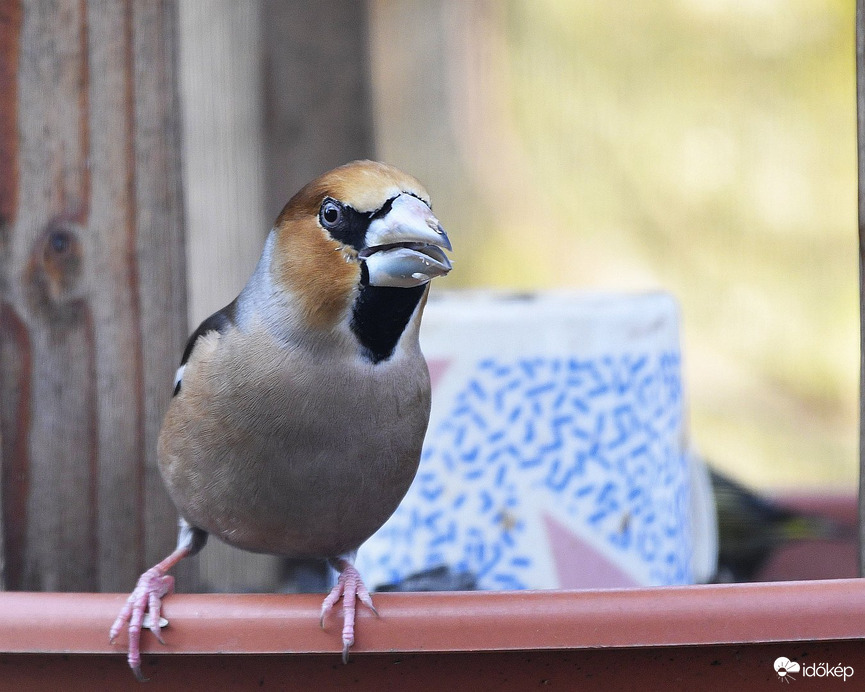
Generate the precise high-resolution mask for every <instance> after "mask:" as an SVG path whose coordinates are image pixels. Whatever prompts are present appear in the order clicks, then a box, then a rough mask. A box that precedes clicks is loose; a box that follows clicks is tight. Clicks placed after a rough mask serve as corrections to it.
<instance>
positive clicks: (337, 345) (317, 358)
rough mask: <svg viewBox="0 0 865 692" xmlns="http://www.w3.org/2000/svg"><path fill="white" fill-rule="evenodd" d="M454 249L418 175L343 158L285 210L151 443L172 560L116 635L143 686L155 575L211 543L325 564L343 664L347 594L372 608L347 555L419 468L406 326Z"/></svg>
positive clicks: (156, 596)
mask: <svg viewBox="0 0 865 692" xmlns="http://www.w3.org/2000/svg"><path fill="white" fill-rule="evenodd" d="M450 249H451V244H450V241H449V240H448V237H447V235H446V234H445V232H444V230H443V229H442V227H441V225H440V224H439V222H438V220H437V219H436V217H435V215H434V214H433V212H432V210H431V209H430V201H429V196H428V195H427V193H426V191H425V190H424V188H423V187H422V186H421V185H420V183H419V182H418V181H417V180H415V179H414V178H412V177H411V176H408V175H406V174H404V173H402V172H400V171H398V170H397V169H395V168H392V167H391V166H388V165H385V164H382V163H376V162H372V161H355V162H352V163H349V164H346V165H344V166H341V167H339V168H336V169H334V170H332V171H330V172H328V173H325V174H324V175H322V176H321V177H320V178H318V179H316V180H313V181H312V182H311V183H309V184H308V185H306V186H305V187H304V188H303V189H302V190H300V192H298V193H297V194H296V195H295V196H294V197H292V198H291V200H289V202H288V204H287V205H286V206H285V208H284V209H283V210H282V212H281V213H280V215H279V217H278V218H277V220H276V224H275V225H274V228H273V229H272V230H271V231H270V234H269V235H268V237H267V240H266V242H265V245H264V251H263V252H262V255H261V259H260V260H259V262H258V266H257V267H256V268H255V271H254V272H253V274H252V277H251V278H250V279H249V282H248V283H247V284H246V286H245V287H244V289H243V290H242V291H241V292H240V295H238V296H237V298H235V299H234V301H232V302H231V303H230V304H229V305H227V306H226V307H224V308H223V309H222V310H220V311H219V312H217V313H215V314H214V315H211V316H210V317H208V318H207V319H206V320H205V321H204V322H203V323H202V324H201V326H200V327H198V329H196V330H195V332H193V334H192V336H191V337H190V338H189V342H188V343H187V345H186V350H185V351H184V352H183V357H182V359H181V361H180V368H179V369H178V371H177V376H176V379H175V382H174V394H173V397H172V399H171V404H170V406H169V408H168V412H167V414H166V416H165V422H164V423H163V426H162V430H161V432H160V435H159V448H158V456H159V469H160V471H161V473H162V477H163V479H164V481H165V484H166V486H167V487H168V492H169V493H170V495H171V499H172V500H173V501H174V504H175V505H176V506H177V509H178V510H179V513H180V532H179V536H178V542H177V548H176V549H175V550H174V552H173V553H171V555H169V556H168V557H167V558H165V559H164V560H163V561H162V562H160V563H159V564H157V565H156V566H154V567H152V568H151V569H149V570H147V571H146V572H145V573H144V574H142V575H141V578H140V579H139V580H138V584H137V585H136V587H135V590H134V591H133V592H132V594H131V595H130V596H129V599H128V600H127V602H126V604H125V605H124V607H123V609H122V610H121V612H120V614H119V615H118V617H117V620H116V621H115V622H114V624H113V626H112V627H111V632H110V638H111V641H114V639H115V638H116V637H117V635H118V633H119V632H120V630H121V629H123V628H124V627H127V628H128V631H129V665H130V666H131V668H132V670H133V671H134V673H135V675H136V676H137V677H138V678H139V679H141V678H142V674H141V657H140V654H139V639H140V636H141V628H142V623H143V622H144V615H145V611H148V610H149V619H150V622H149V628H150V629H151V631H152V632H153V634H154V635H155V636H156V637H157V639H159V640H160V641H162V638H161V635H160V617H159V615H160V606H161V599H162V597H163V596H165V595H166V594H168V593H170V592H171V591H172V589H173V584H174V578H173V577H171V576H168V574H167V572H168V570H169V569H170V568H171V567H173V566H174V565H175V564H176V563H177V562H179V561H180V560H181V559H183V558H184V557H187V556H189V555H194V554H195V553H197V552H198V551H199V550H201V548H202V547H203V546H204V544H205V542H206V540H207V536H208V534H213V535H215V536H217V537H218V538H220V539H222V540H223V541H225V542H226V543H228V544H230V545H233V546H236V547H238V548H242V549H244V550H251V551H254V552H260V553H272V554H275V555H284V556H288V557H293V558H324V559H326V560H327V561H328V562H329V563H330V565H332V566H333V567H334V568H335V569H336V571H337V572H338V573H339V578H338V581H337V584H336V586H335V587H334V588H333V590H332V591H331V592H330V593H329V594H328V596H327V597H326V598H325V599H324V603H323V604H322V609H321V622H322V625H323V623H324V620H325V617H326V616H327V615H328V613H329V612H330V611H331V609H332V608H333V606H334V605H335V604H336V602H337V601H338V600H339V599H340V598H342V600H343V613H344V615H343V618H344V624H343V629H342V644H343V647H342V651H343V660H346V659H347V656H348V650H349V647H350V646H351V645H352V643H353V642H354V611H355V598H357V599H359V600H360V601H361V603H363V604H365V605H366V606H367V607H369V608H373V605H372V600H371V598H370V595H369V591H368V590H367V588H366V587H365V586H364V584H363V581H362V580H361V578H360V575H359V574H358V572H357V570H356V569H355V567H354V565H353V560H354V556H355V554H356V552H357V549H358V547H359V546H360V545H361V543H363V542H364V541H365V540H366V539H367V538H369V537H370V536H371V535H372V534H373V533H374V532H375V531H376V530H377V529H378V528H379V527H380V526H381V525H382V524H383V523H384V522H385V521H386V520H387V518H388V517H389V516H390V515H391V513H392V512H393V511H394V510H395V509H396V507H397V505H398V504H399V502H400V500H401V499H402V498H403V496H404V495H405V493H406V491H407V490H408V487H409V484H410V483H411V482H412V479H413V478H414V476H415V471H416V470H417V466H418V461H419V459H420V453H421V444H422V443H423V438H424V434H425V432H426V428H427V424H428V422H429V410H430V380H429V373H428V371H427V366H426V362H425V361H424V358H423V356H422V354H421V351H420V347H419V345H418V329H419V327H420V320H421V314H422V313H423V309H424V305H425V303H426V298H427V292H428V290H429V289H428V284H429V282H430V280H431V279H433V278H435V277H437V276H443V275H445V274H447V273H448V272H449V271H450V269H451V264H450V262H449V261H448V258H447V256H446V255H445V252H444V250H450Z"/></svg>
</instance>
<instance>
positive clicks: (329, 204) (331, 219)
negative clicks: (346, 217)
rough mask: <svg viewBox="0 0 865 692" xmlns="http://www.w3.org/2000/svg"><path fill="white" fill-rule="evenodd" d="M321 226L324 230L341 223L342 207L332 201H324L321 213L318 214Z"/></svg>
mask: <svg viewBox="0 0 865 692" xmlns="http://www.w3.org/2000/svg"><path fill="white" fill-rule="evenodd" d="M318 216H319V218H320V219H321V225H322V226H324V227H325V228H334V227H336V226H338V225H339V223H340V221H342V207H341V206H340V205H339V203H338V202H335V201H334V200H332V199H326V200H324V203H323V204H322V205H321V211H320V212H319V214H318Z"/></svg>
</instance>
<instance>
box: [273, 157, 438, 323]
mask: <svg viewBox="0 0 865 692" xmlns="http://www.w3.org/2000/svg"><path fill="white" fill-rule="evenodd" d="M275 231H276V246H275V253H274V256H273V264H272V265H271V272H272V274H273V276H274V278H275V279H276V281H277V282H278V283H279V284H281V285H282V286H283V287H285V288H286V289H288V290H289V291H290V293H291V295H292V296H293V297H294V298H295V299H296V300H299V301H301V302H302V303H304V308H305V312H306V314H307V319H308V320H309V322H310V323H311V324H312V325H315V326H321V327H327V326H331V325H333V324H335V323H336V322H338V321H339V320H340V319H341V318H342V317H343V316H345V315H346V314H349V313H350V312H351V310H352V309H354V311H355V313H356V312H357V303H358V301H360V302H361V303H362V302H363V300H364V295H362V294H365V300H366V301H367V302H368V301H369V300H370V299H371V298H372V297H375V300H376V301H380V300H381V298H382V296H383V295H384V296H390V297H391V298H392V299H393V301H396V302H404V300H405V299H406V297H407V296H414V295H417V298H415V299H414V301H413V302H414V304H416V303H417V302H418V300H419V299H420V297H421V295H422V294H423V292H424V286H425V285H426V284H427V283H428V282H429V281H430V280H432V279H433V278H435V277H437V276H443V275H445V274H447V273H448V272H449V271H450V269H451V263H450V261H449V260H448V258H447V256H446V255H445V252H444V251H445V250H450V249H451V244H450V240H449V239H448V236H447V234H446V233H445V231H444V229H443V228H442V227H441V224H439V221H438V219H437V218H436V217H435V215H434V214H433V212H432V209H431V207H430V200H429V195H428V194H427V192H426V190H425V189H424V188H423V186H422V185H421V184H420V183H419V182H418V181H417V180H416V179H415V178H413V177H412V176H410V175H406V174H405V173H403V172H401V171H399V170H397V169H396V168H394V167H392V166H388V165H386V164H383V163H378V162H375V161H353V162H351V163H348V164H345V165H344V166H340V167H339V168H335V169H333V170H331V171H329V172H327V173H325V174H324V175H322V176H320V177H319V178H316V179H315V180H313V181H312V182H310V183H308V184H307V185H305V186H304V187H303V188H302V189H301V190H300V191H299V192H298V193H297V194H296V195H294V197H292V198H291V199H290V200H289V202H288V204H287V205H286V206H285V208H284V209H283V210H282V212H281V213H280V215H279V217H278V218H277V221H276V226H275ZM377 289H381V290H377ZM390 289H393V290H390ZM406 292H407V293H406ZM385 302H387V301H385ZM356 318H357V315H355V319H356Z"/></svg>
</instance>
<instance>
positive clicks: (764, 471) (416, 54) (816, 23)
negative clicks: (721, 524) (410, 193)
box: [370, 0, 859, 492]
mask: <svg viewBox="0 0 865 692" xmlns="http://www.w3.org/2000/svg"><path fill="white" fill-rule="evenodd" d="M370 29H371V39H372V40H371V46H372V77H373V79H372V82H373V85H374V102H375V103H374V110H375V122H376V128H377V129H376V148H377V153H378V155H379V156H380V157H381V158H383V159H385V160H388V161H391V162H393V163H395V164H397V165H405V166H406V167H407V168H408V169H409V170H411V171H412V172H413V173H415V175H417V176H418V177H419V178H420V179H422V180H423V181H424V182H425V183H426V184H427V187H428V188H429V189H430V191H431V193H432V195H433V199H434V200H435V201H436V204H437V211H438V212H439V216H440V218H441V219H442V220H443V222H444V223H445V227H446V228H448V230H449V233H450V234H451V237H452V238H453V239H454V244H455V247H456V249H457V252H456V254H455V256H456V271H454V272H453V274H452V275H451V277H450V278H449V279H448V282H449V287H454V286H461V287H478V286H495V287H500V288H519V289H548V288H564V287H569V288H578V289H591V290H627V291H631V290H638V291H643V290H656V289H663V290H667V291H670V292H671V293H673V294H674V295H675V296H676V297H677V298H678V300H679V301H680V303H681V310H682V326H683V330H682V332H683V348H684V361H685V367H686V377H687V388H688V392H689V398H690V414H691V421H692V433H693V439H694V441H695V443H696V446H697V447H698V449H699V450H700V451H702V453H703V454H704V455H705V456H707V458H708V459H709V460H710V461H711V462H712V463H713V464H715V465H716V466H717V467H718V468H720V469H722V470H725V471H727V472H729V473H732V474H734V475H735V476H737V477H739V478H740V479H742V480H744V481H746V482H748V483H751V484H754V485H756V486H758V487H772V488H783V489H790V490H802V491H810V490H814V489H815V488H826V489H833V490H849V491H850V492H853V491H854V489H855V483H856V478H857V460H856V448H857V444H856V443H857V401H858V399H857V397H858V353H859V349H858V316H857V315H858V312H857V310H858V289H857V271H858V264H857V239H856V238H857V231H856V229H857V224H856V207H857V201H856V200H857V197H856V132H855V125H856V112H855V62H854V3H853V1H852V0H846V1H841V0H739V1H736V0H666V1H657V2H650V3H635V2H627V1H625V0H607V1H605V2H597V1H596V0H510V1H509V2H502V3H499V2H483V1H475V2H464V3H460V2H433V3H423V2H417V1H416V2H395V1H388V0H376V1H375V2H373V3H372V4H371V27H370Z"/></svg>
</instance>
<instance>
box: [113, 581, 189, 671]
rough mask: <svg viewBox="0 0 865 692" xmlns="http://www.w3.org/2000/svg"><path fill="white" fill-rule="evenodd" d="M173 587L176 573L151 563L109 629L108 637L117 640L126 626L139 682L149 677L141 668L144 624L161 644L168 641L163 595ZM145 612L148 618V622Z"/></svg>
mask: <svg viewBox="0 0 865 692" xmlns="http://www.w3.org/2000/svg"><path fill="white" fill-rule="evenodd" d="M173 591H174V577H171V576H169V575H167V574H165V573H164V572H163V571H162V570H161V569H159V568H158V567H152V568H151V569H149V570H147V571H146V572H145V573H144V574H142V575H141V577H140V578H139V579H138V583H137V584H136V586H135V589H134V590H133V591H132V593H131V594H129V598H127V599H126V603H125V604H124V605H123V608H121V609H120V613H119V614H118V616H117V619H116V620H115V621H114V624H113V625H111V630H110V631H109V633H108V640H109V642H110V643H112V644H113V643H114V641H115V640H116V639H117V636H118V635H119V634H120V630H122V629H123V627H124V626H126V627H127V631H128V632H129V655H128V657H127V660H128V661H129V667H130V668H131V669H132V672H133V673H134V674H135V677H136V678H137V679H138V681H139V682H144V681H146V680H147V678H145V677H144V674H143V673H142V672H141V647H140V642H141V630H142V627H146V628H147V629H149V630H150V631H151V632H152V633H153V636H155V637H156V639H157V640H158V641H159V643H160V644H165V640H164V639H163V638H162V632H161V630H162V627H163V623H165V624H168V622H167V620H165V619H163V618H161V617H160V613H161V611H162V599H163V597H164V596H167V595H168V594H170V593H172V592H173ZM145 613H146V615H147V622H145Z"/></svg>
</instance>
